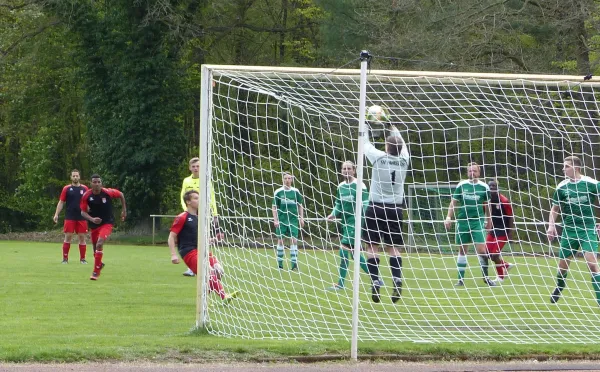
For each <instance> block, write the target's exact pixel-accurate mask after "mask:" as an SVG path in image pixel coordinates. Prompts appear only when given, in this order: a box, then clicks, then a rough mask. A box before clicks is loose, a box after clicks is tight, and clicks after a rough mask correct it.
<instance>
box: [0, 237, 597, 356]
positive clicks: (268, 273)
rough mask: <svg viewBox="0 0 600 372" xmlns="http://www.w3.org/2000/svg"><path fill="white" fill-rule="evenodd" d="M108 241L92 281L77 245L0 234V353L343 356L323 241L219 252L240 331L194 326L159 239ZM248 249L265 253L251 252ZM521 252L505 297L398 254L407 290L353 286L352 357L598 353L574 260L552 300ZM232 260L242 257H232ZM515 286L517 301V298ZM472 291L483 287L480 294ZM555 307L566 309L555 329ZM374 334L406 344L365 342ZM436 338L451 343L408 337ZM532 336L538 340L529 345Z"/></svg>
mask: <svg viewBox="0 0 600 372" xmlns="http://www.w3.org/2000/svg"><path fill="white" fill-rule="evenodd" d="M105 252H106V254H105V262H106V265H107V266H106V268H105V270H104V271H103V273H102V277H101V279H100V280H99V281H98V282H93V281H90V280H89V275H90V273H91V270H92V267H91V265H81V264H79V263H78V260H77V255H78V252H77V249H76V247H75V248H74V249H73V248H72V251H71V263H70V264H68V265H61V264H60V260H61V255H60V244H56V243H33V242H17V241H0V266H1V267H2V269H0V303H1V305H0V334H1V335H2V336H1V337H0V360H3V361H12V362H19V361H60V362H70V361H81V360H139V359H145V360H152V361H177V360H182V361H189V360H194V361H213V360H278V359H282V358H283V359H285V358H288V357H292V356H293V357H296V356H307V357H315V356H317V357H318V356H322V355H333V356H340V357H347V356H348V355H349V342H348V341H347V340H346V339H345V337H347V336H349V333H347V332H348V331H349V322H348V320H349V318H348V317H349V309H350V307H349V306H350V303H351V296H352V293H351V291H350V290H347V291H344V292H342V293H338V292H327V291H324V290H323V288H324V285H325V284H327V283H332V282H333V281H334V279H335V278H336V275H337V274H336V272H335V268H336V265H337V256H336V255H335V254H334V253H333V252H321V251H314V252H306V253H303V254H302V256H301V260H304V262H308V261H312V262H315V265H314V267H313V268H311V269H308V268H307V267H306V266H307V265H305V268H304V269H303V270H302V271H301V273H299V274H296V273H290V272H287V271H284V272H280V271H278V270H275V269H273V268H271V266H272V265H268V264H265V262H266V263H273V261H270V260H272V259H273V258H272V252H270V251H261V250H257V251H256V252H251V251H249V250H238V251H233V250H230V249H222V250H221V252H220V255H221V256H222V258H221V260H222V261H223V262H224V263H226V264H227V266H226V272H227V278H228V279H227V280H226V281H225V283H226V285H227V286H228V289H230V290H231V289H241V290H243V291H244V293H243V294H242V296H241V297H240V298H239V299H236V300H235V301H234V302H233V303H232V304H231V305H229V306H224V305H222V304H220V303H218V302H217V301H213V302H212V303H211V306H210V312H211V313H210V315H211V323H210V327H211V332H213V333H217V334H228V335H234V334H241V335H244V336H245V337H239V336H238V337H229V338H225V337H218V336H215V335H210V334H207V333H206V332H198V331H191V329H192V327H193V326H194V323H195V301H196V299H195V294H196V289H195V280H194V279H191V278H185V277H183V276H182V275H181V272H182V271H183V270H184V269H185V267H184V266H182V265H172V264H170V262H169V254H168V249H167V248H166V247H150V246H125V245H110V244H109V245H107V247H106V251H105ZM248 254H252V255H254V256H253V257H252V258H253V260H250V259H249V258H250V257H244V255H248ZM256 257H259V258H260V257H263V258H264V260H262V261H258V262H257V261H256V260H255V258H256ZM88 258H89V256H88ZM244 258H246V259H244ZM526 260H541V259H533V258H531V259H530V258H527V259H526V258H519V259H517V261H518V263H519V264H520V265H521V266H522V267H527V268H528V270H527V271H528V272H529V274H528V275H524V274H519V275H516V276H515V277H514V278H512V280H513V282H512V284H511V285H504V286H502V287H500V288H495V289H500V290H501V291H502V292H500V294H501V295H498V294H495V295H494V294H492V293H491V292H490V291H492V290H495V289H491V288H484V287H483V284H481V286H480V285H479V284H478V283H477V282H478V281H475V279H471V280H469V281H468V282H467V283H468V288H465V289H464V290H463V291H462V292H461V291H458V290H456V289H454V288H453V287H452V286H451V285H448V284H449V283H451V282H452V279H453V278H454V274H455V273H454V272H453V271H452V270H446V271H440V270H433V268H434V267H437V266H438V265H440V264H442V263H443V264H447V265H450V266H449V267H451V266H452V265H453V258H452V257H444V256H432V257H431V258H430V259H423V258H420V259H417V258H416V257H407V258H406V259H405V266H406V267H407V268H408V267H411V266H412V268H411V269H407V270H406V272H405V275H406V277H407V279H406V287H407V288H406V290H405V295H404V297H403V299H402V302H401V303H400V304H398V305H396V306H395V307H393V306H392V305H391V303H389V301H388V303H382V304H380V305H375V304H372V303H371V302H370V300H369V296H368V293H367V292H368V288H367V287H364V288H363V289H361V291H362V292H363V294H362V297H361V305H362V306H363V307H362V310H361V324H362V325H363V327H364V328H363V330H362V331H361V334H360V336H361V338H362V339H363V340H364V341H361V342H360V343H359V354H360V355H361V356H372V355H384V354H393V355H396V356H400V357H403V358H407V359H410V358H422V357H426V358H431V359H441V358H472V359H488V358H493V359H504V358H512V357H531V356H532V355H533V356H535V357H540V356H546V357H548V356H553V357H562V358H598V357H599V356H600V346H598V345H597V344H596V343H593V344H592V343H590V342H589V340H590V339H593V338H595V337H597V336H598V334H599V333H600V332H599V329H598V324H599V323H600V322H598V321H597V320H598V319H599V318H600V311H599V310H598V309H597V308H594V307H593V306H592V305H593V302H594V301H593V297H592V296H593V295H592V292H591V290H590V288H589V287H590V286H589V283H588V276H587V275H585V272H584V271H583V269H584V268H583V267H579V266H577V268H578V270H573V277H571V278H570V279H569V280H571V282H570V287H569V290H570V292H568V293H567V294H566V297H565V298H564V301H562V303H559V304H558V305H555V306H558V307H555V308H551V307H550V305H549V304H546V303H547V298H546V297H547V296H548V293H549V292H548V290H549V288H551V286H552V285H553V284H552V276H553V272H552V271H549V272H545V271H547V270H546V267H547V266H548V264H552V265H553V264H554V262H553V261H552V262H550V263H546V262H541V263H540V262H538V261H531V262H526ZM544 260H545V259H544ZM90 261H91V260H90ZM234 261H236V262H239V263H240V264H238V265H237V266H236V265H232V262H234ZM301 262H302V261H301ZM470 264H471V270H473V266H474V264H473V262H471V263H470ZM579 265H582V264H581V263H579ZM536 270H537V271H536ZM523 271H524V270H523ZM432 272H437V274H436V276H434V275H432ZM350 275H351V273H350ZM548 275H549V277H547V276H548ZM422 277H423V278H424V277H429V278H430V279H431V280H429V282H428V283H430V284H428V285H427V286H425V285H423V284H418V283H421V282H422V280H420V279H422ZM231 278H235V281H233V280H232V279H231ZM363 279H366V277H363ZM575 282H577V283H575ZM248 283H254V285H253V286H250V285H249V284H248ZM584 283H585V284H584ZM267 290H269V291H268V292H267ZM524 291H525V292H524ZM448 293H449V294H450V295H448ZM523 293H525V294H526V298H527V301H522V300H521V301H520V303H519V304H518V305H515V303H516V299H517V298H523ZM442 294H443V295H442ZM476 294H484V296H483V299H481V298H479V296H476ZM425 297H428V298H429V299H427V298H425ZM212 298H214V297H212ZM384 301H385V300H384ZM538 301H539V303H538ZM557 310H558V311H559V313H558V314H557ZM490 312H496V313H498V314H500V316H499V317H498V320H494V321H487V322H486V323H482V321H481V319H483V318H484V317H485V315H486V314H489V313H490ZM315 314H320V315H315ZM557 315H560V316H561V317H562V316H564V317H565V318H566V319H567V320H566V321H565V322H564V326H563V327H562V328H561V325H560V323H559V322H558V320H557V319H556V318H557ZM544 318H552V319H551V320H547V321H546V320H544ZM461 324H462V325H461ZM269 329H270V330H269ZM499 329H500V330H501V332H498V330H499ZM459 332H465V333H466V334H470V337H472V341H471V342H461V343H457V342H452V341H455V338H456V337H458V336H456V335H457V334H458V333H459ZM560 332H563V333H564V335H565V336H564V341H567V342H563V339H562V338H561V337H562V336H560ZM567 332H571V335H570V336H568V337H567ZM400 334H403V336H399V335H400ZM490 334H492V335H493V334H501V335H502V334H504V335H505V337H500V338H498V341H499V342H495V343H494V342H492V343H489V342H488V343H483V342H479V341H481V340H487V341H489V340H490V337H488V336H489V335H490ZM373 335H376V336H377V337H374V338H379V339H383V338H390V337H394V338H400V339H401V340H402V342H399V341H371V340H369V338H373ZM486 335H488V336H486ZM248 337H255V338H265V339H263V340H249V339H247V338H248ZM278 338H298V339H301V338H307V339H309V340H306V341H302V340H280V339H278ZM435 338H438V339H439V340H443V339H446V340H447V342H436V343H420V342H411V340H412V341H427V340H428V339H431V340H432V339H435ZM332 339H336V340H332ZM539 339H544V340H546V341H544V342H546V343H544V344H541V345H535V344H533V343H531V340H536V341H538V342H539ZM578 339H579V340H580V342H579V343H576V341H577V340H578ZM461 341H465V339H464V338H463V339H461ZM584 344H585V346H582V345H584Z"/></svg>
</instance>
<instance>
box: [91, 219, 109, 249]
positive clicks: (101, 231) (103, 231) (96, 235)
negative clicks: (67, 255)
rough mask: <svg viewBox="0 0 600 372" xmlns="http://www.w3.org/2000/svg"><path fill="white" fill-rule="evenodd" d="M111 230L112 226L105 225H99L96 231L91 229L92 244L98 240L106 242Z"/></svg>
mask: <svg viewBox="0 0 600 372" xmlns="http://www.w3.org/2000/svg"><path fill="white" fill-rule="evenodd" d="M112 228H113V225H111V224H105V225H101V226H100V227H98V228H96V229H92V243H93V244H96V243H97V242H98V239H100V238H102V239H104V240H107V239H108V237H109V236H110V234H111V233H112Z"/></svg>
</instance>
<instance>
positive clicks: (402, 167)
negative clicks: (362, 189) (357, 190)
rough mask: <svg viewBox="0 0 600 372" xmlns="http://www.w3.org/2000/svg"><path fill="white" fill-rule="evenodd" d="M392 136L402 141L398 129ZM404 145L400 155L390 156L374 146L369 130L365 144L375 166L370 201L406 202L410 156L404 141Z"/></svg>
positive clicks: (370, 159) (365, 148) (368, 156)
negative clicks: (405, 182)
mask: <svg viewBox="0 0 600 372" xmlns="http://www.w3.org/2000/svg"><path fill="white" fill-rule="evenodd" d="M390 135H392V136H396V137H400V138H401V139H402V136H401V135H400V132H399V131H398V130H397V129H396V130H393V131H392V132H391V133H390ZM402 143H403V146H402V151H401V152H400V154H399V155H397V156H392V155H389V154H387V153H386V152H384V151H381V150H378V149H376V148H375V146H373V144H372V143H371V142H370V141H369V131H368V129H367V132H366V136H365V142H364V150H365V156H366V157H367V159H369V162H371V164H373V169H372V171H371V187H370V188H369V189H370V192H369V200H370V201H372V202H375V203H386V204H402V202H403V201H404V181H405V180H406V172H407V171H408V165H409V163H410V154H409V153H408V148H407V147H406V144H405V143H404V140H403V139H402Z"/></svg>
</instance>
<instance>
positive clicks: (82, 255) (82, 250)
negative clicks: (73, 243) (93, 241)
mask: <svg viewBox="0 0 600 372" xmlns="http://www.w3.org/2000/svg"><path fill="white" fill-rule="evenodd" d="M86 250H87V246H86V245H85V244H79V259H80V260H85V251H86Z"/></svg>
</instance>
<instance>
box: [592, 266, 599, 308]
mask: <svg viewBox="0 0 600 372" xmlns="http://www.w3.org/2000/svg"><path fill="white" fill-rule="evenodd" d="M592 287H593V288H594V292H595V293H596V301H597V302H598V305H600V273H594V274H592Z"/></svg>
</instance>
